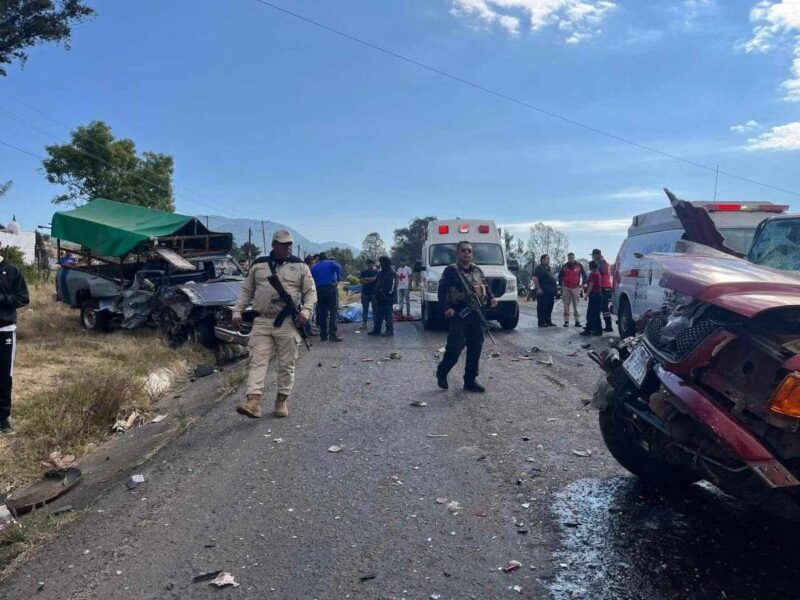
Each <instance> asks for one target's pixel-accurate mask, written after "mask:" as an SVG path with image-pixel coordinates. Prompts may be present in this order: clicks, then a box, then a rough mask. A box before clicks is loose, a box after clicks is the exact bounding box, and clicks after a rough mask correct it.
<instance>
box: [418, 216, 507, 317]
mask: <svg viewBox="0 0 800 600" xmlns="http://www.w3.org/2000/svg"><path fill="white" fill-rule="evenodd" d="M461 241H467V242H469V243H470V244H471V245H472V250H473V261H474V262H475V264H477V265H478V266H479V267H480V268H481V270H482V271H483V274H484V275H485V276H486V278H487V280H488V283H489V287H490V289H491V290H492V294H494V296H495V298H497V307H496V308H486V310H485V315H486V319H487V320H490V321H492V320H495V321H498V322H499V323H500V326H501V327H502V328H503V329H514V328H515V327H516V326H517V323H518V322H519V302H518V300H517V299H518V296H517V278H516V276H515V275H514V272H516V271H519V263H518V262H517V261H516V260H508V259H507V258H506V255H505V252H504V251H503V244H502V238H501V237H500V230H499V229H498V228H497V226H496V225H495V224H494V221H491V220H489V219H452V220H446V221H431V222H430V223H428V229H427V232H426V236H425V242H424V245H423V247H422V260H418V261H417V262H416V263H415V264H414V271H415V272H417V273H420V280H421V288H420V289H421V297H422V298H421V300H422V323H423V326H424V327H425V329H429V330H430V329H440V328H443V327H444V326H445V319H444V315H443V309H442V307H441V306H439V296H438V292H439V279H441V277H442V273H443V272H444V270H445V268H446V267H447V266H448V265H452V264H455V263H456V246H457V245H458V243H459V242H461Z"/></svg>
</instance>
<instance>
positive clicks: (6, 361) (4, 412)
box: [0, 331, 17, 423]
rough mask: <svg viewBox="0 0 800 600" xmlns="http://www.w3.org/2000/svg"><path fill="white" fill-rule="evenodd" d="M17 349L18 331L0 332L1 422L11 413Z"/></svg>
mask: <svg viewBox="0 0 800 600" xmlns="http://www.w3.org/2000/svg"><path fill="white" fill-rule="evenodd" d="M16 351H17V332H16V331H2V332H0V423H2V422H4V421H7V420H8V417H9V415H11V381H12V377H13V375H14V355H15V354H16Z"/></svg>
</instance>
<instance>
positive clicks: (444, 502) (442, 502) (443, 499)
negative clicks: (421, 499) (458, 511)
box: [436, 498, 447, 504]
mask: <svg viewBox="0 0 800 600" xmlns="http://www.w3.org/2000/svg"><path fill="white" fill-rule="evenodd" d="M436 504H447V498H437V499H436Z"/></svg>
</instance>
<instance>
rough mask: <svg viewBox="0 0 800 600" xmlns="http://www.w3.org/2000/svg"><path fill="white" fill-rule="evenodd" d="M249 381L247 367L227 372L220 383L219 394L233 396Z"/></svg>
mask: <svg viewBox="0 0 800 600" xmlns="http://www.w3.org/2000/svg"><path fill="white" fill-rule="evenodd" d="M246 380H247V367H244V366H242V367H236V368H234V369H230V370H226V371H225V374H224V375H223V376H222V377H221V378H220V381H219V392H220V394H221V395H223V396H227V395H229V394H232V393H233V392H235V391H236V390H237V389H239V386H240V385H242V384H243V383H244V382H245V381H246Z"/></svg>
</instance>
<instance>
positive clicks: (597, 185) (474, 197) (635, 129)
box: [0, 0, 800, 255]
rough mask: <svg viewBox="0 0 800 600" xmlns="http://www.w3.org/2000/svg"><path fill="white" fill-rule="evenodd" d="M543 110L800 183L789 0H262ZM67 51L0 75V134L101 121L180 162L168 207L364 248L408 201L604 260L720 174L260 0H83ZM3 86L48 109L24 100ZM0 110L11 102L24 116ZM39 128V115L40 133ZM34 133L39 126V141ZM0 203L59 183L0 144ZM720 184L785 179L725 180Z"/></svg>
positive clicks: (764, 193)
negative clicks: (633, 226) (83, 11)
mask: <svg viewBox="0 0 800 600" xmlns="http://www.w3.org/2000/svg"><path fill="white" fill-rule="evenodd" d="M277 3H278V4H281V5H282V6H285V7H286V8H288V9H291V10H293V11H295V12H297V13H300V14H302V15H306V16H308V17H310V18H313V19H316V20H318V21H321V22H323V23H325V24H327V25H329V26H331V27H335V28H337V29H341V30H343V31H346V32H348V33H350V34H352V35H355V36H358V37H360V38H363V39H365V40H368V41H371V42H374V43H377V44H379V45H381V46H384V47H386V48H388V49H390V50H393V51H395V52H398V53H401V54H404V55H406V56H408V57H410V58H413V59H415V60H418V61H421V62H424V63H427V64H430V65H432V66H435V67H437V68H440V69H443V70H446V71H448V72H451V73H453V74H455V75H458V76H461V77H463V78H466V79H469V80H472V81H475V82H477V83H480V84H481V85H483V86H486V87H490V88H493V89H496V90H498V91H501V92H503V93H506V94H509V95H511V96H514V97H516V98H519V99H521V100H524V101H526V102H529V103H531V104H535V105H537V106H540V107H542V108H544V109H546V110H549V111H553V112H557V113H560V114H563V115H564V116H566V117H569V118H571V119H576V120H579V121H581V122H584V123H587V124H589V125H591V126H593V127H596V128H599V129H603V130H607V131H609V132H611V133H613V134H616V135H619V136H622V137H625V138H629V139H633V140H636V141H637V142H640V143H642V144H646V145H648V146H653V147H657V148H659V149H661V150H663V151H666V152H669V153H672V154H676V155H679V156H681V157H684V158H686V159H688V160H691V161H695V162H699V163H703V164H706V165H710V166H712V167H713V166H715V165H719V166H720V168H721V169H723V170H725V171H728V172H732V173H736V174H739V175H741V176H744V177H748V178H752V179H757V180H759V181H763V182H766V183H770V184H772V185H775V186H778V187H782V188H786V189H789V190H797V191H800V169H798V158H800V0H782V1H770V0H766V1H762V2H756V0H727V1H723V0H653V1H648V0H635V1H633V0H628V1H626V0H404V1H402V2H376V1H375V0H342V1H337V2H330V1H328V2H321V1H319V0H278V1H277ZM90 4H92V5H93V6H95V8H96V9H97V12H98V15H97V16H96V17H95V18H94V19H92V20H91V21H89V22H87V23H85V24H83V25H81V26H79V27H78V28H77V29H76V30H75V31H74V34H73V40H72V49H71V50H70V51H69V52H67V51H64V50H63V49H62V48H61V47H58V46H43V47H39V48H35V49H34V50H33V51H32V52H31V53H30V60H29V61H28V64H27V66H26V67H25V68H24V69H20V68H18V67H16V66H14V67H12V68H10V69H9V75H8V77H6V78H3V79H0V109H2V110H0V140H2V141H5V142H8V143H12V144H14V145H16V146H19V147H20V148H24V149H25V150H29V151H31V152H33V153H36V154H43V153H44V150H43V148H44V146H45V145H46V144H48V143H53V142H63V141H66V140H67V139H68V137H69V128H67V127H64V126H62V125H61V124H60V123H63V124H66V125H68V126H69V127H75V126H77V125H80V124H86V123H87V122H89V121H90V120H92V119H101V120H104V121H106V122H108V123H109V124H110V125H111V127H112V129H113V130H114V133H115V134H116V135H118V136H124V137H131V138H132V139H134V140H135V142H136V143H137V147H138V148H139V150H154V151H158V152H166V153H169V154H172V155H173V156H174V157H175V183H176V203H177V208H178V210H179V211H180V212H185V213H193V214H205V213H212V214H213V213H216V214H223V215H226V216H231V217H252V218H254V219H261V218H263V219H270V220H273V221H279V222H283V223H286V224H287V225H291V226H293V227H295V228H296V229H298V230H299V231H301V232H302V233H304V234H305V235H307V236H308V237H310V238H312V239H315V240H329V239H337V240H341V241H344V242H348V243H351V244H353V245H357V246H358V245H360V243H361V240H362V239H363V237H364V235H365V234H366V233H368V232H370V231H375V230H377V231H378V232H380V233H381V235H382V236H383V237H384V239H386V240H387V242H388V241H390V240H391V234H392V231H393V229H395V228H396V227H400V226H403V225H405V224H406V223H407V222H408V220H409V219H411V218H412V217H414V216H417V215H420V216H421V215H428V214H433V215H437V216H439V217H442V218H445V217H453V216H460V215H462V214H463V215H464V216H465V217H486V218H492V219H494V220H495V221H496V222H497V223H498V224H504V225H512V226H513V227H514V231H515V232H517V233H519V234H520V235H522V236H523V237H526V228H527V226H528V225H527V224H530V223H534V222H537V221H545V222H553V223H554V224H555V225H557V226H559V227H561V228H563V229H564V230H565V231H566V232H567V234H568V235H569V236H570V241H571V247H572V249H573V250H575V251H576V252H577V253H578V254H579V255H585V254H587V253H588V252H589V251H590V250H591V248H592V247H594V246H601V247H603V248H607V249H608V250H606V253H607V254H608V255H613V254H614V253H615V252H616V249H617V248H618V246H619V243H620V241H621V239H622V237H623V235H624V230H625V228H626V223H628V222H629V220H630V217H631V215H633V214H635V213H637V212H643V211H646V210H650V209H653V208H660V207H662V206H664V205H665V202H666V200H665V199H664V196H663V194H662V193H661V192H660V190H661V188H662V187H664V186H668V187H670V188H671V189H672V190H673V191H675V192H676V193H678V194H679V195H681V196H682V197H685V198H688V199H710V197H711V195H712V194H713V190H714V174H713V173H711V172H708V171H704V170H702V169H698V168H696V167H692V166H689V165H686V164H684V163H681V162H678V161H674V160H670V159H667V158H663V157H660V156H658V155H655V154H651V153H648V152H645V151H643V150H640V149H637V148H633V147H631V146H627V145H624V144H620V143H618V142H615V141H613V140H611V139H608V138H606V137H603V136H600V135H597V134H595V133H592V132H589V131H585V130H582V129H580V128H576V127H574V126H571V125H568V124H565V123H563V122H561V121H558V120H554V119H552V118H550V117H547V116H545V115H542V114H540V113H537V112H534V111H531V110H528V109H525V108H523V107H521V106H518V105H515V104H512V103H509V102H507V101H504V100H502V99H499V98H497V97H493V96H491V95H488V94H485V93H482V92H480V91H477V90H475V89H472V88H469V87H466V86H463V85H460V84H458V83H455V82H453V81H450V80H448V79H445V78H442V77H440V76H437V75H435V74H433V73H430V72H427V71H425V70H422V69H420V68H418V67H415V66H412V65H409V64H407V63H404V62H402V61H399V60H397V59H394V58H391V57H388V56H386V55H383V54H380V53H378V52H375V51H372V50H369V49H367V48H365V47H363V46H360V45H358V44H355V43H353V42H351V41H348V40H345V39H342V38H341V37H338V36H336V35H333V34H331V33H329V32H326V31H322V30H320V29H318V28H315V27H311V26H309V25H308V24H306V23H303V22H301V21H298V20H296V19H292V18H290V17H287V16H286V15H283V14H281V13H279V12H276V11H274V10H272V9H269V8H265V7H264V6H262V5H260V4H258V3H257V2H255V1H254V0H228V1H226V2H218V1H217V2H213V1H211V0H191V1H190V0H173V1H170V2H163V1H158V0H140V1H139V2H122V1H119V0H116V1H112V0H97V1H95V2H91V0H90ZM4 94H9V95H10V96H12V97H13V98H18V99H21V100H23V101H25V102H26V103H28V104H30V105H31V106H34V107H36V108H37V109H38V110H39V111H41V113H44V114H45V115H47V116H48V117H52V118H55V119H56V120H57V121H58V122H54V121H52V120H49V119H48V118H45V117H44V116H43V115H42V114H40V113H39V112H35V111H33V110H31V109H29V108H28V107H26V106H23V105H22V104H20V103H18V102H17V101H16V100H15V99H12V97H9V96H8V95H4ZM2 111H6V112H7V113H9V112H10V113H12V114H13V115H15V117H19V118H22V119H24V120H25V121H26V122H27V123H28V125H25V124H23V123H22V122H21V121H20V120H18V119H17V118H14V117H9V116H8V115H7V114H4V113H3V112H2ZM31 126H33V127H35V129H34V128H33V127H31ZM40 130H45V131H47V132H49V133H47V134H43V133H42V132H41V131H40ZM7 179H12V180H13V181H14V187H13V189H12V191H11V192H10V193H9V194H8V195H7V196H6V197H5V198H4V199H3V200H2V201H0V206H2V211H0V219H4V220H5V219H8V218H9V216H10V215H9V214H8V213H10V212H16V214H17V216H18V218H19V220H20V221H21V222H22V224H23V225H24V226H26V227H27V228H30V227H32V226H33V225H35V224H41V223H44V222H46V221H48V219H49V217H50V215H51V214H52V212H53V210H54V207H53V205H52V204H50V200H51V198H52V197H54V196H55V195H56V194H57V193H58V188H57V187H56V186H53V185H51V184H48V183H47V182H45V180H44V177H43V176H42V174H41V172H40V162H39V161H38V160H37V159H35V158H32V157H30V156H27V155H24V154H21V153H18V152H15V151H13V150H10V149H8V148H5V147H2V146H0V181H5V180H7ZM718 198H720V199H724V200H738V199H745V200H771V201H773V202H779V203H789V204H792V203H793V202H794V206H795V208H796V206H797V199H798V197H797V196H792V195H789V194H786V193H783V192H778V191H774V190H771V189H767V188H763V187H759V186H755V185H752V184H748V183H744V182H742V181H738V180H735V179H731V178H728V177H722V176H721V177H720V180H719V188H718Z"/></svg>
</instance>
